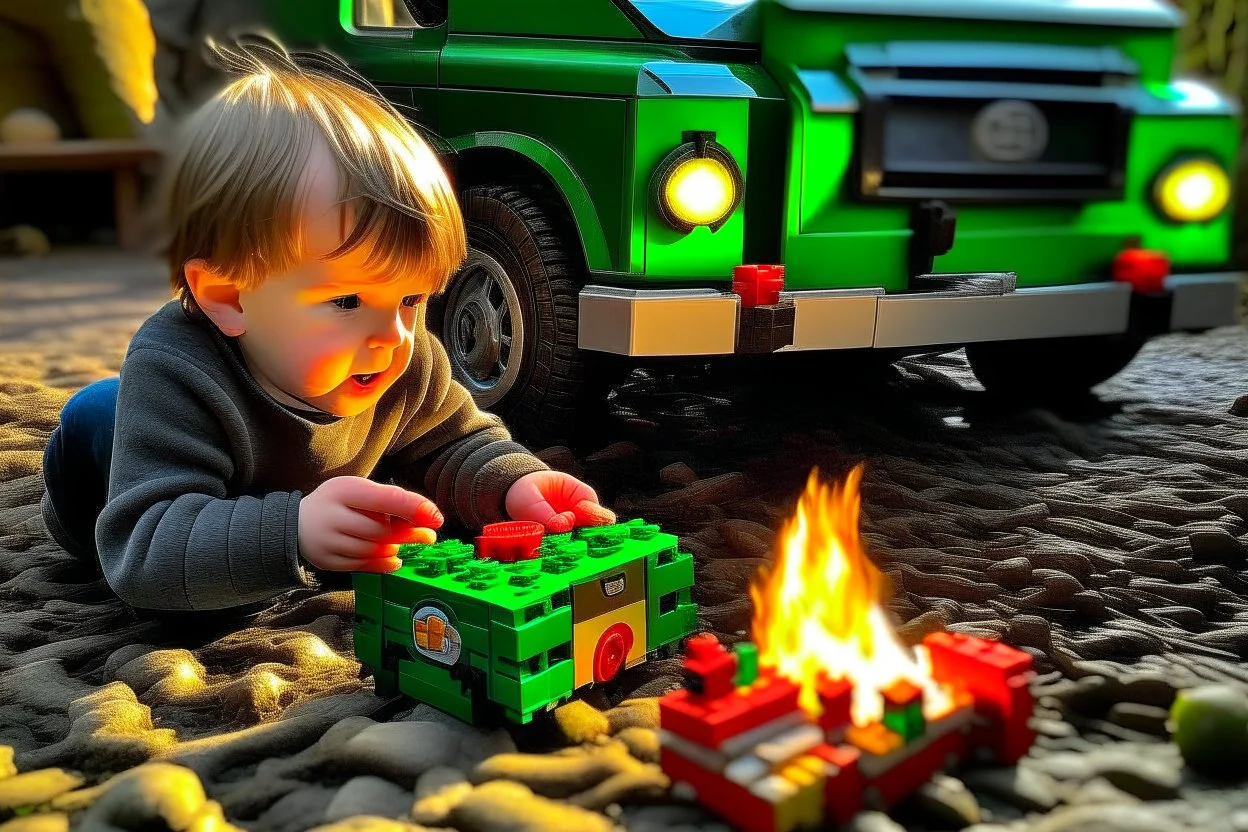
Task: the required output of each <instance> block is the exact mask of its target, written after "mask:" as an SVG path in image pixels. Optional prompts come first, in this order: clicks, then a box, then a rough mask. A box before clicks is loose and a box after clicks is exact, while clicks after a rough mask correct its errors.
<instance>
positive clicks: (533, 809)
mask: <svg viewBox="0 0 1248 832" xmlns="http://www.w3.org/2000/svg"><path fill="white" fill-rule="evenodd" d="M450 824H451V825H452V826H454V827H455V828H456V829H458V830H460V832H570V831H571V830H576V832H616V826H615V824H614V823H613V822H612V821H610V820H609V819H607V818H605V817H603V816H602V815H600V814H598V813H597V812H590V811H588V810H586V809H582V808H580V807H577V806H569V805H568V804H566V803H562V802H558V801H554V800H549V799H547V798H545V797H541V796H539V795H535V794H533V792H532V791H531V790H530V789H528V788H527V787H525V786H523V785H521V784H520V783H512V782H508V781H506V780H495V781H493V782H489V783H484V784H482V785H480V786H478V787H477V788H475V789H473V790H472V793H471V794H469V795H467V796H466V797H465V798H464V799H463V800H462V801H460V803H459V804H458V805H457V806H456V807H455V808H454V810H452V812H451V817H450Z"/></svg>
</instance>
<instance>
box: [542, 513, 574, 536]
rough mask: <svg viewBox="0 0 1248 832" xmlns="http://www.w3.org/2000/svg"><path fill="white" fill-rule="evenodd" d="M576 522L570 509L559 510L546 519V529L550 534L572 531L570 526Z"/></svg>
mask: <svg viewBox="0 0 1248 832" xmlns="http://www.w3.org/2000/svg"><path fill="white" fill-rule="evenodd" d="M575 524H576V514H574V513H573V512H571V511H561V512H559V513H558V514H556V515H554V516H553V517H551V518H550V519H549V520H547V521H546V523H545V526H546V531H548V532H550V533H551V534H562V533H563V532H570V531H572V527H573V526H574V525H575Z"/></svg>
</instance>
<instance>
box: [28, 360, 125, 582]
mask: <svg viewBox="0 0 1248 832" xmlns="http://www.w3.org/2000/svg"><path fill="white" fill-rule="evenodd" d="M119 382H120V379H118V378H117V377H115V376H114V377H113V378H106V379H102V380H101V381H97V382H94V383H92V384H89V385H87V386H86V387H84V388H82V389H81V390H79V391H78V392H77V393H75V394H74V395H73V396H71V397H70V399H69V401H68V402H66V403H65V408H64V409H63V410H61V424H60V426H59V427H58V428H57V429H56V430H54V431H52V435H51V436H50V437H48V447H47V448H46V449H45V450H44V452H43V485H44V488H45V489H46V490H47V492H48V500H49V502H51V504H52V512H53V514H55V515H56V520H57V521H58V523H59V525H60V528H59V529H56V528H52V524H49V529H48V530H49V531H50V532H51V533H52V537H53V538H55V539H56V542H57V543H59V544H61V546H63V547H64V548H65V551H67V552H69V553H70V554H71V555H73V556H74V557H76V558H78V559H79V560H82V561H83V562H85V563H87V564H88V565H90V566H91V567H93V568H94V569H96V570H97V571H98V570H99V555H98V554H97V552H96V548H95V521H96V520H97V519H98V518H99V516H100V512H101V511H103V509H104V503H105V501H107V499H108V472H109V469H110V468H111V467H112V459H113V427H114V425H115V423H116V419H117V386H118V383H119Z"/></svg>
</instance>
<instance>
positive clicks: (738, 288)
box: [732, 266, 784, 309]
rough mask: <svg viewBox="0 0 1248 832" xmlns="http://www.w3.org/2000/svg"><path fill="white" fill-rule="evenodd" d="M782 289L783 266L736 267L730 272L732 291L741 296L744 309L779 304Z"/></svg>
mask: <svg viewBox="0 0 1248 832" xmlns="http://www.w3.org/2000/svg"><path fill="white" fill-rule="evenodd" d="M783 289H784V266H737V267H736V268H734V269H733V270H732V291H734V292H736V293H737V294H738V295H740V296H741V305H742V306H743V307H744V308H746V309H753V308H754V307H755V306H770V305H772V304H776V303H779V302H780V292H781V291H782V290H783Z"/></svg>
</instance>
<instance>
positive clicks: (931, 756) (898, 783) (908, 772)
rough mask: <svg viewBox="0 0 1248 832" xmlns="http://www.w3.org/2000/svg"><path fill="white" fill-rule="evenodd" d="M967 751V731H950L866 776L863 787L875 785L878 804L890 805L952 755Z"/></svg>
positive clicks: (940, 766)
mask: <svg viewBox="0 0 1248 832" xmlns="http://www.w3.org/2000/svg"><path fill="white" fill-rule="evenodd" d="M965 754H966V735H965V734H963V733H962V732H961V731H950V732H949V733H948V734H945V735H944V736H941V737H938V738H936V739H935V740H933V741H932V742H931V743H930V744H928V745H926V746H924V747H922V748H919V749H918V750H916V751H913V752H911V753H909V754H907V755H905V756H904V757H903V758H902V759H901V760H900V761H899V762H898V763H897V764H896V765H894V766H893V767H892V768H890V769H889V770H888V771H885V772H884V773H883V774H881V775H879V776H878V777H876V778H874V779H870V780H867V781H866V782H865V783H864V784H863V786H864V789H871V788H874V789H875V793H876V795H878V797H879V804H880V805H878V806H875V807H872V808H878V809H880V810H884V809H888V808H890V807H892V806H895V805H896V804H897V803H899V802H901V801H902V800H903V799H905V798H906V797H907V796H909V795H910V794H913V793H914V791H915V790H916V789H918V788H919V786H922V785H923V784H924V783H926V782H927V781H928V780H930V779H932V775H933V774H936V773H937V772H938V771H941V770H942V769H944V768H945V763H946V761H947V760H949V759H951V758H956V759H959V760H960V759H962V757H963V755H965Z"/></svg>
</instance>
